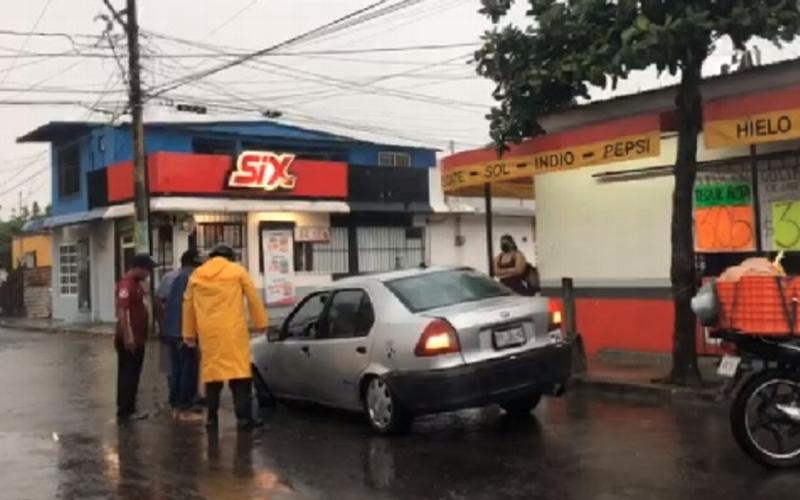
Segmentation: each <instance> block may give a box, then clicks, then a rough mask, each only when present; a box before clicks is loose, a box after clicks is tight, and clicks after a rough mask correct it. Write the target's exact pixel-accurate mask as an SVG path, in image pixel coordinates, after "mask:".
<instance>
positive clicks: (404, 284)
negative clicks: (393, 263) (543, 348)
mask: <svg viewBox="0 0 800 500" xmlns="http://www.w3.org/2000/svg"><path fill="white" fill-rule="evenodd" d="M386 287H387V288H389V290H391V291H392V293H394V294H395V295H396V296H397V298H398V299H400V301H401V302H402V303H403V304H405V306H406V307H407V308H408V309H409V310H410V311H411V312H422V311H428V310H430V309H438V308H440V307H448V306H454V305H456V304H462V303H464V302H475V301H478V300H483V299H490V298H493V297H505V296H508V295H512V292H511V290H509V289H508V288H506V287H505V286H503V285H502V284H500V283H498V282H496V281H494V280H493V279H491V278H489V277H488V276H486V275H485V274H481V273H479V272H477V271H473V270H471V269H463V270H462V269H458V270H452V271H438V272H432V273H425V274H420V275H417V276H411V277H408V278H399V279H395V280H391V281H387V282H386Z"/></svg>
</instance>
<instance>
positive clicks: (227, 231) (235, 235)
mask: <svg viewBox="0 0 800 500" xmlns="http://www.w3.org/2000/svg"><path fill="white" fill-rule="evenodd" d="M220 243H225V244H226V245H230V246H231V248H233V251H234V253H235V254H236V259H237V260H238V261H239V263H241V264H245V265H246V262H245V260H244V259H245V257H246V251H245V244H246V237H245V225H244V224H241V223H238V222H211V223H203V224H198V225H197V250H198V251H199V252H200V253H203V254H205V255H208V254H209V253H210V252H211V250H213V249H214V247H215V246H216V245H218V244H220Z"/></svg>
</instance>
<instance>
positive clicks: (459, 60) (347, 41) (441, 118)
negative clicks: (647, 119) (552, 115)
mask: <svg viewBox="0 0 800 500" xmlns="http://www.w3.org/2000/svg"><path fill="white" fill-rule="evenodd" d="M112 2H113V3H114V4H115V5H118V6H121V5H122V4H124V2H123V1H122V0H112ZM373 2H374V0H161V1H158V0H139V5H140V7H139V10H140V12H139V18H140V24H141V28H142V31H143V38H142V45H143V51H144V55H145V58H144V60H143V65H144V81H145V85H146V86H147V87H154V88H162V89H163V88H164V86H165V85H167V84H169V83H173V82H176V81H177V80H179V79H180V78H181V77H183V76H185V75H190V74H193V73H196V72H198V71H199V72H202V71H203V70H205V69H209V68H214V67H216V66H218V65H220V64H221V63H222V62H224V61H230V60H231V59H230V58H227V59H224V58H221V57H219V56H216V57H211V54H214V53H218V52H239V51H247V50H257V49H261V48H265V47H269V46H271V45H273V44H276V43H278V42H281V41H284V40H287V39H289V38H291V37H293V36H296V35H298V34H301V33H304V32H306V31H309V30H311V29H314V28H317V27H319V26H321V25H324V24H325V23H328V22H330V21H332V20H334V19H336V18H339V17H341V16H343V15H345V14H348V13H351V12H353V11H355V10H357V9H359V8H363V7H365V6H367V5H369V4H371V3H373ZM400 3H404V2H402V1H401V0H390V1H387V2H386V4H385V5H388V6H391V5H395V4H400ZM406 3H409V4H411V5H410V6H409V7H407V8H403V9H399V10H397V11H395V12H393V13H391V14H387V15H385V16H383V17H380V18H378V19H375V20H372V21H370V22H365V23H361V24H359V25H358V26H353V27H350V28H348V29H345V30H343V31H341V32H338V33H334V34H331V35H328V36H322V37H320V38H318V39H315V40H311V41H305V42H301V43H297V44H294V45H292V46H291V47H287V48H285V49H281V51H278V52H283V53H284V55H271V56H269V57H264V58H260V59H259V60H258V61H257V62H255V63H252V64H248V65H242V66H238V67H236V68H232V69H228V70H226V71H221V72H219V73H217V74H215V75H214V76H212V77H209V78H207V79H203V80H200V81H191V83H189V84H187V85H184V86H181V87H179V88H176V89H174V90H171V91H169V92H167V93H166V94H164V95H163V96H162V98H159V99H154V100H153V101H152V102H151V103H150V108H149V109H148V117H150V118H152V119H166V118H171V119H187V118H189V119H190V118H196V117H194V116H191V115H186V114H184V113H181V114H178V113H176V112H175V111H174V110H172V109H171V108H170V107H169V105H170V104H171V103H173V102H189V103H197V104H207V105H209V106H210V108H209V109H210V110H211V111H212V113H213V115H212V116H211V118H236V117H239V118H253V119H254V118H256V117H257V113H258V111H259V110H263V109H276V110H279V111H281V112H282V113H284V117H285V119H286V120H287V121H290V122H292V123H295V124H298V125H302V126H306V127H311V128H320V129H325V130H331V131H334V132H337V133H343V134H348V135H352V136H355V137H360V138H364V139H370V140H382V141H387V142H396V143H412V144H424V145H428V146H433V147H437V148H440V149H443V150H446V149H448V148H449V143H450V141H453V142H454V144H455V148H456V149H458V150H461V149H469V148H474V147H477V146H480V145H482V144H485V143H486V142H487V140H488V136H487V123H486V121H485V119H484V115H485V113H486V110H487V109H488V108H489V106H490V105H491V97H490V92H491V89H492V85H491V83H490V82H487V81H484V80H482V79H480V78H479V77H477V76H476V75H475V73H474V70H473V69H472V67H471V66H469V65H468V64H466V62H467V61H468V59H469V56H470V55H471V53H472V52H473V51H474V49H475V48H477V45H478V40H479V36H480V34H481V33H482V32H483V31H484V30H485V29H487V28H489V27H490V24H489V22H488V20H486V19H485V18H483V17H482V16H480V15H479V14H478V13H477V8H478V6H479V1H478V0H419V1H417V2H406ZM523 3H524V2H523ZM523 3H520V5H519V6H518V8H517V9H516V11H515V14H514V16H513V17H512V20H516V21H521V20H523V19H524V16H523V7H524V5H523ZM0 11H1V12H2V17H0V30H12V31H19V32H31V31H34V30H35V31H38V32H65V33H70V34H80V35H100V34H101V33H102V31H103V28H104V23H103V22H102V21H101V20H96V19H95V18H96V16H97V15H98V14H102V13H106V12H107V11H106V9H105V7H104V6H103V2H102V0H25V1H21V0H0ZM170 38H173V40H170ZM174 39H179V40H174ZM72 40H73V41H74V42H75V44H76V45H75V46H73V44H72V41H70V40H69V39H67V38H63V37H36V36H31V37H28V36H13V35H8V34H6V35H3V34H0V114H1V115H0V116H2V120H0V205H2V209H0V213H2V215H3V216H4V217H5V216H8V214H9V213H10V209H11V207H12V206H16V204H17V199H18V193H19V192H21V193H22V197H23V202H24V203H28V204H29V203H31V202H32V201H33V200H38V201H39V202H40V203H42V204H43V205H44V204H47V203H48V202H49V199H50V180H49V179H50V174H49V157H48V156H47V155H46V154H45V153H46V151H47V146H46V145H17V144H15V140H16V138H17V137H19V136H20V135H22V134H24V133H25V132H28V131H29V130H31V129H33V128H35V127H37V126H39V125H41V124H44V123H47V122H49V121H54V120H94V121H107V120H110V119H112V117H113V116H114V115H113V114H110V113H113V112H114V111H117V112H119V111H120V110H121V109H123V103H124V100H125V83H124V81H123V80H122V78H121V72H120V70H119V69H118V65H117V63H116V61H115V60H114V59H113V58H97V57H94V58H90V57H85V55H86V54H99V55H103V56H110V54H111V51H110V48H109V46H108V43H106V42H104V41H100V42H98V41H97V40H96V39H92V38H89V37H84V36H77V37H73V39H72ZM187 42H188V43H187ZM95 44H96V45H97V46H96V47H92V45H95ZM443 44H454V45H455V44H459V45H460V46H458V47H451V48H447V49H437V50H414V51H401V52H374V53H348V52H347V51H354V50H362V49H371V48H384V47H408V46H421V45H426V46H427V45H443ZM461 44H463V45H461ZM468 44H474V46H470V45H468ZM760 46H761V48H762V49H763V52H764V56H763V59H764V62H765V63H768V62H773V61H775V60H778V59H786V58H791V57H797V56H798V49H797V47H798V45H797V44H793V45H791V46H789V47H787V48H785V49H784V50H782V51H778V50H777V49H775V48H774V47H772V46H771V45H768V44H760ZM119 49H120V50H121V52H123V53H124V51H125V47H124V46H123V47H119ZM68 51H72V52H73V54H74V52H75V51H77V52H80V53H82V54H83V55H84V57H72V56H70V57H67V56H58V57H47V58H42V57H32V54H31V53H34V54H37V53H62V52H68ZM290 52H294V53H296V54H295V55H287V54H286V53H290ZM731 54H732V51H731V49H730V47H729V46H726V44H721V45H720V47H719V50H718V52H717V54H715V57H714V58H712V59H711V60H710V61H709V64H708V67H707V71H706V73H708V74H711V73H715V72H717V71H718V70H719V66H720V65H721V64H722V63H723V62H726V61H727V60H729V59H730V57H731ZM154 56H155V57H154ZM164 56H181V57H164ZM123 63H124V61H123ZM668 83H670V79H669V78H664V79H661V80H658V79H657V78H656V75H655V74H654V73H653V72H645V73H643V74H640V75H637V76H636V77H635V78H632V79H631V81H629V82H625V83H624V84H623V85H622V86H621V88H620V89H619V90H618V92H624V93H628V92H636V91H638V90H645V89H650V88H653V87H657V86H659V85H664V84H668ZM597 95H598V96H607V95H608V92H603V91H598V92H597ZM169 99H171V101H170V100H169ZM28 101H32V102H35V103H37V105H21V102H28ZM47 101H64V104H69V105H58V106H44V105H41V103H42V102H47ZM12 103H17V104H12ZM91 108H94V109H95V110H99V111H92V110H91ZM117 119H119V118H118V117H117Z"/></svg>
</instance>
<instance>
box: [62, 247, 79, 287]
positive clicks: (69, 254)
mask: <svg viewBox="0 0 800 500" xmlns="http://www.w3.org/2000/svg"><path fill="white" fill-rule="evenodd" d="M58 275H59V291H60V293H61V295H64V296H73V295H78V245H77V244H75V243H67V244H63V245H61V246H60V247H59V249H58Z"/></svg>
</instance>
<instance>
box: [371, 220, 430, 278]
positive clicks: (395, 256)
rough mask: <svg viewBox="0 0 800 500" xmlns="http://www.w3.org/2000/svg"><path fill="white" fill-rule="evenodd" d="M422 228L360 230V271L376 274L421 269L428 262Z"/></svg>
mask: <svg viewBox="0 0 800 500" xmlns="http://www.w3.org/2000/svg"><path fill="white" fill-rule="evenodd" d="M423 235H424V229H422V228H405V227H359V228H358V229H357V239H358V270H359V272H362V273H376V272H383V271H392V270H395V269H408V268H411V267H417V266H419V265H420V264H421V263H423V262H425V238H424V237H423Z"/></svg>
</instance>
